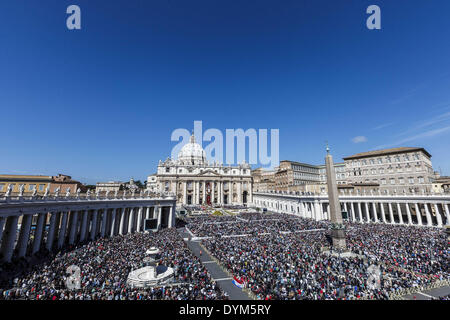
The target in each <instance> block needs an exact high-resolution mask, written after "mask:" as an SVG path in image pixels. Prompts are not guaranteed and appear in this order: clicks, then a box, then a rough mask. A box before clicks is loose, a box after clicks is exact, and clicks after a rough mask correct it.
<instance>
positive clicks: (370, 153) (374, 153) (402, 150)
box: [343, 147, 431, 160]
mask: <svg viewBox="0 0 450 320" xmlns="http://www.w3.org/2000/svg"><path fill="white" fill-rule="evenodd" d="M414 151H421V152H423V153H425V154H426V155H427V156H428V157H430V158H431V154H429V153H428V151H427V150H425V149H424V148H419V147H398V148H390V149H381V150H374V151H367V152H361V153H357V154H354V155H352V156H348V157H345V158H343V159H344V160H351V159H360V158H368V157H375V156H384V155H389V154H398V153H405V152H414Z"/></svg>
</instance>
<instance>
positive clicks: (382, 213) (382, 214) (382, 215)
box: [380, 202, 387, 223]
mask: <svg viewBox="0 0 450 320" xmlns="http://www.w3.org/2000/svg"><path fill="white" fill-rule="evenodd" d="M380 209H381V219H383V222H384V223H387V221H386V213H385V212H384V203H383V202H380Z"/></svg>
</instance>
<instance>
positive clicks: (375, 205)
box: [372, 202, 378, 223]
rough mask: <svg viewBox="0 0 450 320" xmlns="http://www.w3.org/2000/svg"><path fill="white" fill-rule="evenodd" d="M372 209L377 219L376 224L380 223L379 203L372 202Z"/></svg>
mask: <svg viewBox="0 0 450 320" xmlns="http://www.w3.org/2000/svg"><path fill="white" fill-rule="evenodd" d="M372 208H373V216H374V219H375V223H377V222H378V212H377V203H376V202H372Z"/></svg>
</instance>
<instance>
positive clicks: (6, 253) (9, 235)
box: [0, 216, 19, 262]
mask: <svg viewBox="0 0 450 320" xmlns="http://www.w3.org/2000/svg"><path fill="white" fill-rule="evenodd" d="M18 220H19V217H18V216H9V217H7V218H6V223H5V230H4V231H3V238H2V243H1V246H0V253H1V254H2V255H3V261H5V262H11V258H12V255H13V251H14V246H15V242H16V235H17V222H18Z"/></svg>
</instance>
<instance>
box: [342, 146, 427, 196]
mask: <svg viewBox="0 0 450 320" xmlns="http://www.w3.org/2000/svg"><path fill="white" fill-rule="evenodd" d="M344 162H345V168H346V174H347V183H348V184H352V185H354V186H358V185H360V184H374V185H379V190H380V191H381V192H382V193H390V194H393V193H394V194H395V193H397V194H404V193H406V194H414V193H416V194H417V193H422V192H424V193H429V192H431V191H432V183H433V180H434V171H433V167H432V164H431V155H430V154H429V153H428V152H427V151H426V150H425V149H424V148H411V147H400V148H392V149H384V150H377V151H369V152H362V153H358V154H355V155H352V156H349V157H345V158H344Z"/></svg>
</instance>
